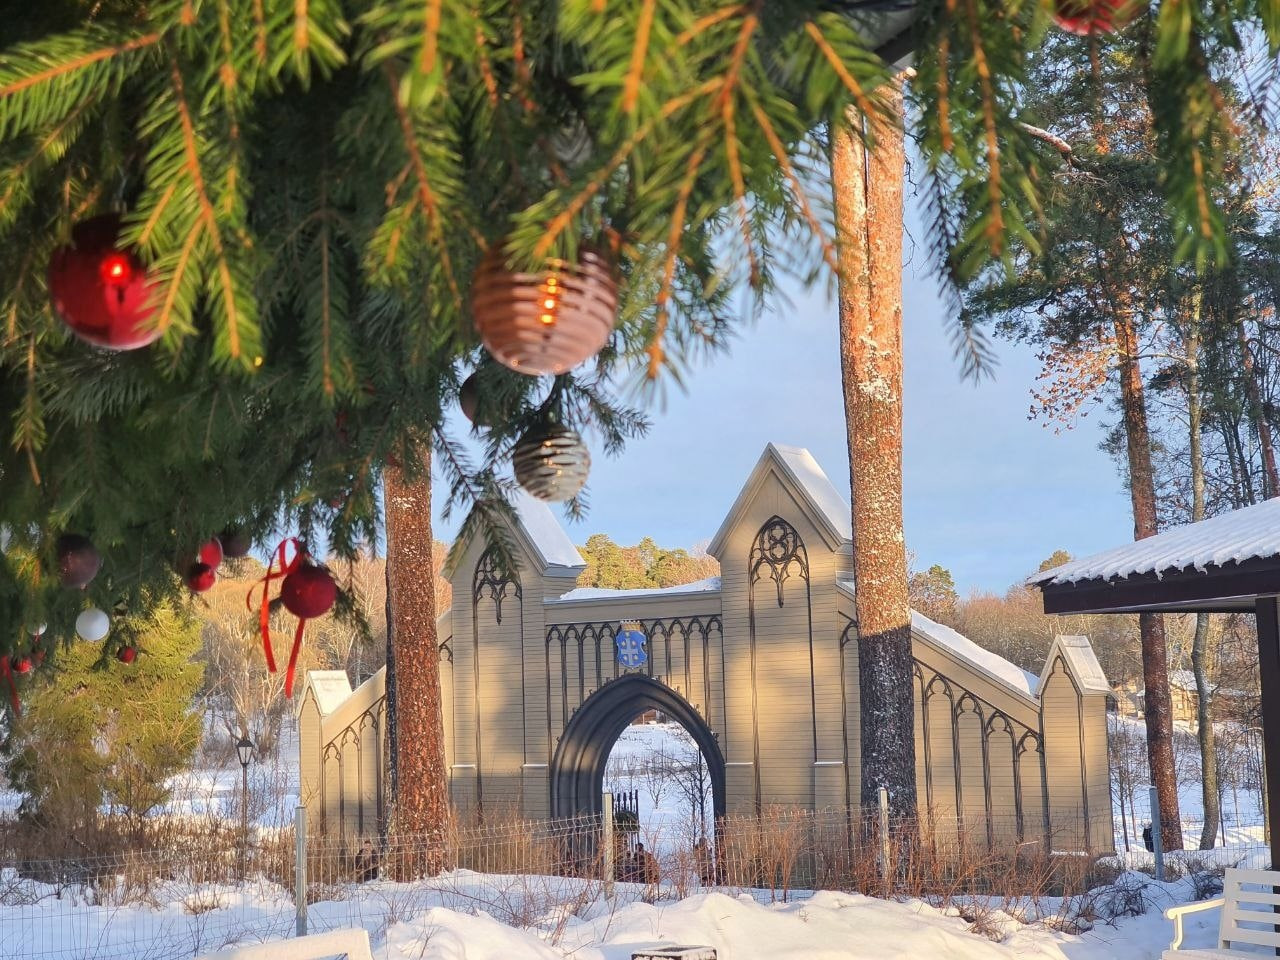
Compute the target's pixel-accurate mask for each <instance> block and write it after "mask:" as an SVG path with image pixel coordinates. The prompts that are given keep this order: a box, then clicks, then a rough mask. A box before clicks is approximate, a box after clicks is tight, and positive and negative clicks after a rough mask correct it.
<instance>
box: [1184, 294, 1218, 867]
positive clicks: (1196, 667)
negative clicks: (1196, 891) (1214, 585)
mask: <svg viewBox="0 0 1280 960" xmlns="http://www.w3.org/2000/svg"><path fill="white" fill-rule="evenodd" d="M1186 341H1187V342H1186V354H1187V428H1188V430H1189V432H1190V436H1189V443H1190V459H1191V520H1192V521H1193V522H1194V521H1197V520H1203V519H1204V451H1203V449H1202V448H1201V443H1200V440H1201V437H1200V419H1201V418H1200V292H1199V291H1198V290H1197V291H1196V292H1195V293H1194V294H1193V295H1192V308H1191V318H1190V322H1189V324H1188V326H1187V337H1186ZM1208 639H1209V615H1208V614H1207V613H1197V614H1196V632H1195V639H1194V640H1193V641H1192V643H1191V671H1192V673H1193V674H1194V675H1195V679H1196V728H1197V739H1198V740H1199V742H1200V771H1201V775H1200V791H1201V799H1202V800H1203V802H1204V826H1203V827H1202V828H1201V830H1200V849H1201V850H1212V849H1213V842H1214V836H1215V835H1216V834H1217V829H1218V820H1219V812H1220V811H1219V805H1218V751H1217V745H1216V744H1215V743H1214V738H1213V734H1214V730H1213V714H1212V707H1213V694H1212V688H1211V687H1210V686H1209V676H1208V674H1209V670H1208V665H1207V663H1206V657H1205V653H1206V647H1207V646H1208Z"/></svg>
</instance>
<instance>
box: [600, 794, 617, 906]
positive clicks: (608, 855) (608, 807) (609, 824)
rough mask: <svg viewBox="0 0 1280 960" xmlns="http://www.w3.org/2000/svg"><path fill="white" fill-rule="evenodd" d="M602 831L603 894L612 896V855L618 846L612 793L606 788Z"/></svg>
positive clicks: (613, 868)
mask: <svg viewBox="0 0 1280 960" xmlns="http://www.w3.org/2000/svg"><path fill="white" fill-rule="evenodd" d="M602 832H603V834H604V837H603V843H604V878H603V879H604V895H605V896H606V897H612V896H613V875H614V870H615V864H614V857H615V856H616V854H617V850H618V848H617V846H616V845H615V844H614V840H613V794H612V793H610V792H609V791H607V790H606V791H605V794H604V830H603V831H602Z"/></svg>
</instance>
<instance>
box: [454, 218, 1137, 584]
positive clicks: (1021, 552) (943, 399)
mask: <svg viewBox="0 0 1280 960" xmlns="http://www.w3.org/2000/svg"><path fill="white" fill-rule="evenodd" d="M911 221H912V222H911V223H909V224H908V226H909V233H910V234H914V235H915V236H917V237H919V236H923V232H922V228H921V227H920V226H919V224H918V222H916V217H915V216H914V212H913V213H912V215H911ZM905 255H906V259H907V261H908V262H907V264H906V266H905V268H904V269H905V274H904V298H903V300H904V303H903V306H904V311H903V313H904V319H903V340H904V353H905V401H904V417H905V421H904V440H903V446H904V483H903V488H904V489H903V506H904V516H905V523H906V536H907V547H908V549H910V550H912V551H914V553H915V555H916V565H917V566H918V567H920V568H924V567H927V566H929V565H930V564H933V563H940V564H942V565H943V566H945V567H947V568H948V569H950V570H951V572H952V574H953V576H954V577H955V580H956V584H957V586H958V587H959V589H960V591H961V592H962V593H964V592H967V591H968V590H969V589H971V588H978V589H984V590H996V591H1003V590H1004V589H1006V588H1007V587H1008V586H1009V585H1010V584H1012V583H1014V582H1015V581H1017V580H1019V579H1021V578H1022V577H1024V576H1026V575H1027V574H1029V573H1032V572H1034V571H1035V569H1036V567H1037V566H1038V565H1039V563H1040V561H1041V560H1043V559H1044V558H1045V557H1047V556H1048V555H1049V554H1051V553H1052V552H1053V551H1054V550H1056V549H1059V548H1061V549H1066V550H1068V551H1069V552H1071V553H1072V554H1073V555H1077V556H1079V555H1084V554H1087V553H1091V552H1094V551H1096V550H1101V549H1104V548H1106V547H1109V546H1114V545H1115V544H1117V543H1120V542H1123V541H1125V540H1127V539H1130V538H1131V537H1132V536H1133V525H1132V519H1131V515H1130V513H1129V500H1128V496H1127V494H1125V493H1124V491H1123V489H1122V486H1121V481H1120V478H1119V476H1118V474H1117V472H1116V469H1115V466H1114V464H1113V463H1112V462H1111V460H1110V458H1108V457H1107V456H1106V455H1105V454H1104V453H1102V452H1101V451H1100V450H1099V449H1098V442H1099V440H1100V438H1101V433H1100V430H1099V425H1098V423H1097V422H1096V418H1097V416H1098V415H1097V414H1095V415H1094V416H1093V417H1090V418H1089V419H1087V420H1085V421H1083V422H1082V425H1081V426H1079V427H1077V428H1076V429H1074V430H1070V431H1063V432H1060V433H1057V434H1055V433H1054V431H1053V429H1052V428H1051V427H1045V426H1042V425H1041V422H1039V421H1031V420H1028V419H1027V412H1028V409H1029V406H1030V396H1029V390H1030V388H1031V386H1032V384H1033V382H1034V380H1035V376H1036V373H1037V370H1038V364H1037V362H1036V360H1035V358H1034V356H1033V355H1032V353H1031V351H1030V350H1028V349H1026V348H1025V347H1018V346H1014V345H1010V344H1007V343H1004V342H1002V341H1000V342H996V344H995V345H996V347H997V350H998V354H999V365H998V367H997V369H996V376H995V380H994V381H992V380H991V379H989V378H988V379H984V380H983V381H982V383H981V384H974V383H972V382H967V381H962V380H961V378H960V370H959V366H958V364H957V363H956V361H955V360H954V358H953V357H952V354H951V347H950V343H949V340H948V337H947V331H948V328H949V324H948V320H949V318H948V317H947V316H946V313H945V310H944V307H943V304H942V303H941V301H940V300H939V298H938V297H937V295H936V283H935V281H934V279H933V278H932V277H931V276H930V275H929V272H928V267H927V261H926V257H925V251H924V249H923V248H917V247H914V246H913V244H912V241H911V240H910V237H908V239H907V242H906V251H905ZM788 293H789V298H790V300H791V303H790V304H789V305H787V306H785V307H780V308H779V309H778V310H777V311H775V312H771V313H770V314H768V315H767V316H765V317H764V318H763V319H762V320H761V321H760V322H759V323H758V324H756V325H755V326H754V327H751V328H748V329H744V330H742V331H741V333H740V334H739V336H738V337H737V338H736V340H735V341H734V342H733V344H732V348H731V351H730V352H729V353H728V354H727V355H722V356H720V357H718V358H716V359H715V360H714V361H713V362H712V363H710V364H709V365H706V366H704V367H702V368H701V369H698V370H696V371H695V372H694V373H693V374H692V375H691V376H689V377H688V378H687V380H686V385H685V386H686V389H685V391H684V392H683V393H681V392H680V391H679V390H677V389H675V388H674V387H673V388H672V389H670V390H669V391H668V394H667V397H666V403H665V406H664V407H662V408H655V409H653V410H651V411H650V414H651V417H652V419H653V429H652V430H651V431H650V433H649V435H648V436H647V437H645V438H643V439H642V440H639V441H635V442H633V443H631V444H630V445H629V446H628V448H627V449H626V451H625V452H624V453H623V454H622V455H621V456H619V457H617V458H612V459H610V458H606V457H605V456H604V454H603V452H602V451H600V449H599V447H598V446H593V450H592V454H593V461H594V462H593V464H592V472H591V481H590V488H589V489H590V494H591V510H590V513H589V514H588V516H587V517H586V518H585V519H584V520H582V521H580V522H572V523H571V522H570V521H568V520H567V519H565V520H564V521H563V522H564V523H565V525H566V527H567V529H568V530H569V535H570V537H571V538H572V539H573V541H574V542H575V543H579V544H580V543H583V542H585V541H586V539H587V537H588V536H590V535H591V534H593V533H607V534H608V535H609V536H611V537H612V538H613V539H614V540H616V541H617V542H619V543H624V544H630V543H635V542H636V541H638V540H639V539H640V538H641V537H644V536H646V535H647V536H651V537H653V538H654V539H655V540H656V541H657V542H658V543H659V544H661V545H663V546H669V547H675V546H686V547H687V546H690V545H692V544H694V543H697V542H699V541H702V540H706V539H708V538H709V537H710V536H711V535H712V534H713V533H715V531H716V528H717V527H718V526H719V524H720V521H721V520H722V519H723V518H724V515H725V513H727V512H728V509H729V506H730V505H731V504H732V502H733V499H734V497H736V496H737V493H738V490H739V489H740V487H741V485H742V484H743V483H744V482H745V480H746V478H747V475H748V474H749V473H750V471H751V468H752V467H753V466H754V465H755V462H756V460H757V459H758V458H759V456H760V453H761V451H762V450H763V449H764V446H765V444H766V443H768V442H769V441H777V442H780V443H786V444H792V445H795V446H803V447H807V448H808V449H809V450H810V452H811V453H812V454H813V455H814V457H815V458H817V460H818V463H819V464H821V465H822V468H823V469H824V470H825V471H826V472H827V475H828V476H829V477H830V478H831V480H832V482H833V483H835V485H836V488H837V489H838V490H841V491H842V492H844V493H845V495H846V497H847V491H848V484H849V481H848V459H847V457H848V454H847V451H846V445H845V433H844V415H843V408H842V401H841V395H840V359H839V353H838V349H837V319H836V309H835V305H834V303H833V302H832V301H831V300H830V299H829V298H828V296H827V291H825V290H823V289H815V290H811V291H802V290H797V289H792V290H790V291H788ZM454 416H457V414H456V413H455V414H454ZM456 427H457V424H455V428H456ZM455 432H456V433H460V432H461V431H460V430H455ZM436 499H437V501H439V500H441V499H443V498H440V497H437V498H436ZM437 523H438V524H439V527H438V531H437V534H438V535H441V536H445V537H448V536H449V535H451V534H452V532H453V529H454V528H455V527H456V524H444V523H440V521H439V518H437Z"/></svg>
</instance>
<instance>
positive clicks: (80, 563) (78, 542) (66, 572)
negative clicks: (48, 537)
mask: <svg viewBox="0 0 1280 960" xmlns="http://www.w3.org/2000/svg"><path fill="white" fill-rule="evenodd" d="M57 553H58V579H59V581H61V583H62V585H63V586H64V587H76V588H80V589H83V588H85V587H87V586H88V585H89V584H90V583H92V582H93V578H94V577H96V576H97V575H98V571H99V570H101V569H102V554H100V553H98V550H97V548H96V547H95V546H94V545H93V543H92V542H91V541H90V540H89V538H88V537H84V536H81V535H80V534H78V533H67V534H63V535H62V536H61V537H59V538H58V543H57Z"/></svg>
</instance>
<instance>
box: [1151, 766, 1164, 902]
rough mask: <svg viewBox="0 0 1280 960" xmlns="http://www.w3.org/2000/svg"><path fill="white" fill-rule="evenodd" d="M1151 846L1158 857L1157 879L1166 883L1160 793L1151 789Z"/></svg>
mask: <svg viewBox="0 0 1280 960" xmlns="http://www.w3.org/2000/svg"><path fill="white" fill-rule="evenodd" d="M1151 846H1152V848H1153V849H1152V852H1153V853H1155V855H1156V879H1157V880H1159V881H1160V882H1161V883H1164V837H1163V836H1161V831H1160V793H1159V791H1157V790H1156V788H1155V787H1152V788H1151Z"/></svg>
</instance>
